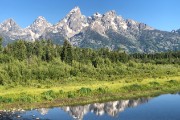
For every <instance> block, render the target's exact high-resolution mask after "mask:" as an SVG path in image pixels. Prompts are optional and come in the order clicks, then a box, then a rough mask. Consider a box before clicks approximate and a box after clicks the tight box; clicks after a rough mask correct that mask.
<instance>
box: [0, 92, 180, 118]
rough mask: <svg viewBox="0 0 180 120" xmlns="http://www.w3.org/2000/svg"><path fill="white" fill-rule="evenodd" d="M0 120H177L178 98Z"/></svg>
mask: <svg viewBox="0 0 180 120" xmlns="http://www.w3.org/2000/svg"><path fill="white" fill-rule="evenodd" d="M8 116H11V117H7V115H6V117H5V116H4V117H2V115H1V117H0V119H2V120H33V119H40V120H180V95H179V94H166V95H161V96H158V97H154V98H139V99H135V100H119V101H111V102H105V103H93V104H88V105H83V106H73V107H71V106H66V107H55V108H40V109H35V110H29V111H21V112H16V113H13V114H8Z"/></svg>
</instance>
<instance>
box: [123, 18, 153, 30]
mask: <svg viewBox="0 0 180 120" xmlns="http://www.w3.org/2000/svg"><path fill="white" fill-rule="evenodd" d="M126 23H127V26H128V28H129V29H133V30H154V28H153V27H150V26H148V25H147V24H144V23H139V22H137V21H135V20H132V19H127V20H126Z"/></svg>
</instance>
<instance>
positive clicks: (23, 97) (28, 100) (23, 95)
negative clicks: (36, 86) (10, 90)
mask: <svg viewBox="0 0 180 120" xmlns="http://www.w3.org/2000/svg"><path fill="white" fill-rule="evenodd" d="M19 101H20V102H26V103H31V102H33V101H34V97H33V96H31V95H28V94H26V93H21V94H20V97H19Z"/></svg>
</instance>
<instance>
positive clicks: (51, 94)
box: [41, 90, 56, 100]
mask: <svg viewBox="0 0 180 120" xmlns="http://www.w3.org/2000/svg"><path fill="white" fill-rule="evenodd" d="M41 95H42V98H43V99H45V100H53V99H54V98H56V93H55V92H54V91H53V90H48V91H45V92H43V93H41Z"/></svg>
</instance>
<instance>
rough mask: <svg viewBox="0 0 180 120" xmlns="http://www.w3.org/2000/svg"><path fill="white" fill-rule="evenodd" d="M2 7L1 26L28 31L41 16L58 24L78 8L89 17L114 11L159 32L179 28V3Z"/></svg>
mask: <svg viewBox="0 0 180 120" xmlns="http://www.w3.org/2000/svg"><path fill="white" fill-rule="evenodd" d="M0 5H1V7H0V9H1V10H0V23H1V22H3V21H4V20H5V19H8V18H13V19H14V20H15V21H16V22H17V23H18V24H19V25H20V26H21V27H27V26H28V25H30V24H31V23H32V22H33V21H34V20H35V19H36V18H37V17H38V16H44V17H45V18H46V19H47V20H48V21H49V22H51V23H53V24H54V23H57V22H58V21H59V20H61V19H62V18H63V17H64V16H65V15H66V14H67V13H68V12H69V11H70V10H71V9H72V8H74V7H75V6H79V7H80V9H81V12H82V14H84V15H86V16H90V15H92V14H93V13H95V12H99V13H102V14H103V13H105V12H107V11H110V10H115V11H116V13H117V14H118V15H121V16H123V17H124V18H128V19H134V20H136V21H139V22H144V23H146V24H148V25H150V26H152V27H154V28H157V29H160V30H166V31H171V30H173V29H179V28H180V0H0Z"/></svg>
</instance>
